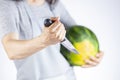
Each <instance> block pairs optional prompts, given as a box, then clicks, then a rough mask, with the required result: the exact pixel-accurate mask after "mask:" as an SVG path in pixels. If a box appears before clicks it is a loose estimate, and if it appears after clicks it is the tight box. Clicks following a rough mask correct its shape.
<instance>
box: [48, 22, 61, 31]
mask: <svg viewBox="0 0 120 80" xmlns="http://www.w3.org/2000/svg"><path fill="white" fill-rule="evenodd" d="M60 25H61V23H60V21H55V22H54V23H53V24H52V25H50V27H49V29H50V31H51V32H54V31H56V29H57V28H58V27H60Z"/></svg>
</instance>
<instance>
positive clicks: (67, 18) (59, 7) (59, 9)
mask: <svg viewBox="0 0 120 80" xmlns="http://www.w3.org/2000/svg"><path fill="white" fill-rule="evenodd" d="M53 12H54V13H55V14H56V15H60V20H61V22H62V23H63V24H64V25H65V27H70V26H73V25H77V24H76V22H75V20H74V19H73V18H72V17H71V15H70V14H69V12H68V11H67V9H66V8H65V6H64V5H63V4H62V2H61V1H60V0H58V1H57V2H56V4H55V6H54V7H53Z"/></svg>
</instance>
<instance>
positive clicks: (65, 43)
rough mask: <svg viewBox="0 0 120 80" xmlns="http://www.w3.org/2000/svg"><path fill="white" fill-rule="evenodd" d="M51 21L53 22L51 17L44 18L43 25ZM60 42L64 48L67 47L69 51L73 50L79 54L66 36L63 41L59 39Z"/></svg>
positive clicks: (47, 25)
mask: <svg viewBox="0 0 120 80" xmlns="http://www.w3.org/2000/svg"><path fill="white" fill-rule="evenodd" d="M52 23H54V21H52V20H51V19H45V20H44V25H45V27H49V26H50V25H51V24H52ZM61 44H62V45H63V46H64V47H65V48H66V49H68V50H69V51H70V52H73V53H74V54H79V53H80V52H78V51H77V50H76V49H75V47H74V46H73V45H72V43H71V42H70V41H69V40H68V39H67V38H66V37H65V39H64V40H63V41H61Z"/></svg>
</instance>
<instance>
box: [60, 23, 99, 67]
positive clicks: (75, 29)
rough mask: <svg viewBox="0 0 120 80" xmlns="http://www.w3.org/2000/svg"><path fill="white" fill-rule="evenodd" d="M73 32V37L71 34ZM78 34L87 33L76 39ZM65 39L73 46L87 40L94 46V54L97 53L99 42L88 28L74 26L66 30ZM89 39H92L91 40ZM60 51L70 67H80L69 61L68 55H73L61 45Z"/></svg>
mask: <svg viewBox="0 0 120 80" xmlns="http://www.w3.org/2000/svg"><path fill="white" fill-rule="evenodd" d="M79 27H80V28H79ZM73 32H74V34H75V35H74V34H73ZM79 32H80V34H82V33H87V34H84V36H83V35H82V37H80V38H78V36H80V34H79ZM66 37H67V38H68V39H69V40H70V41H71V43H72V44H74V43H75V42H80V41H83V40H85V39H88V40H89V41H90V42H92V44H94V46H95V48H96V52H99V41H98V39H97V37H96V35H95V33H93V31H92V30H90V29H89V28H87V27H85V26H81V25H75V26H72V27H70V28H68V29H67V33H66ZM74 38H75V39H76V40H75V39H74ZM91 38H93V39H91ZM60 51H61V53H62V55H63V56H64V57H65V58H66V60H67V61H68V62H69V63H70V65H71V66H81V65H80V64H75V63H74V62H72V61H71V59H70V56H71V55H70V54H73V55H74V53H71V52H69V51H68V50H67V49H66V48H64V46H62V45H61V49H60Z"/></svg>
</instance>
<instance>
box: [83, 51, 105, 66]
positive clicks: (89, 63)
mask: <svg viewBox="0 0 120 80" xmlns="http://www.w3.org/2000/svg"><path fill="white" fill-rule="evenodd" d="M103 54H104V53H103V52H99V53H98V54H97V55H96V57H93V56H91V57H90V59H89V60H85V62H86V64H85V65H83V66H81V67H83V68H89V67H94V66H97V65H98V64H99V63H100V61H101V60H102V57H103Z"/></svg>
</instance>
